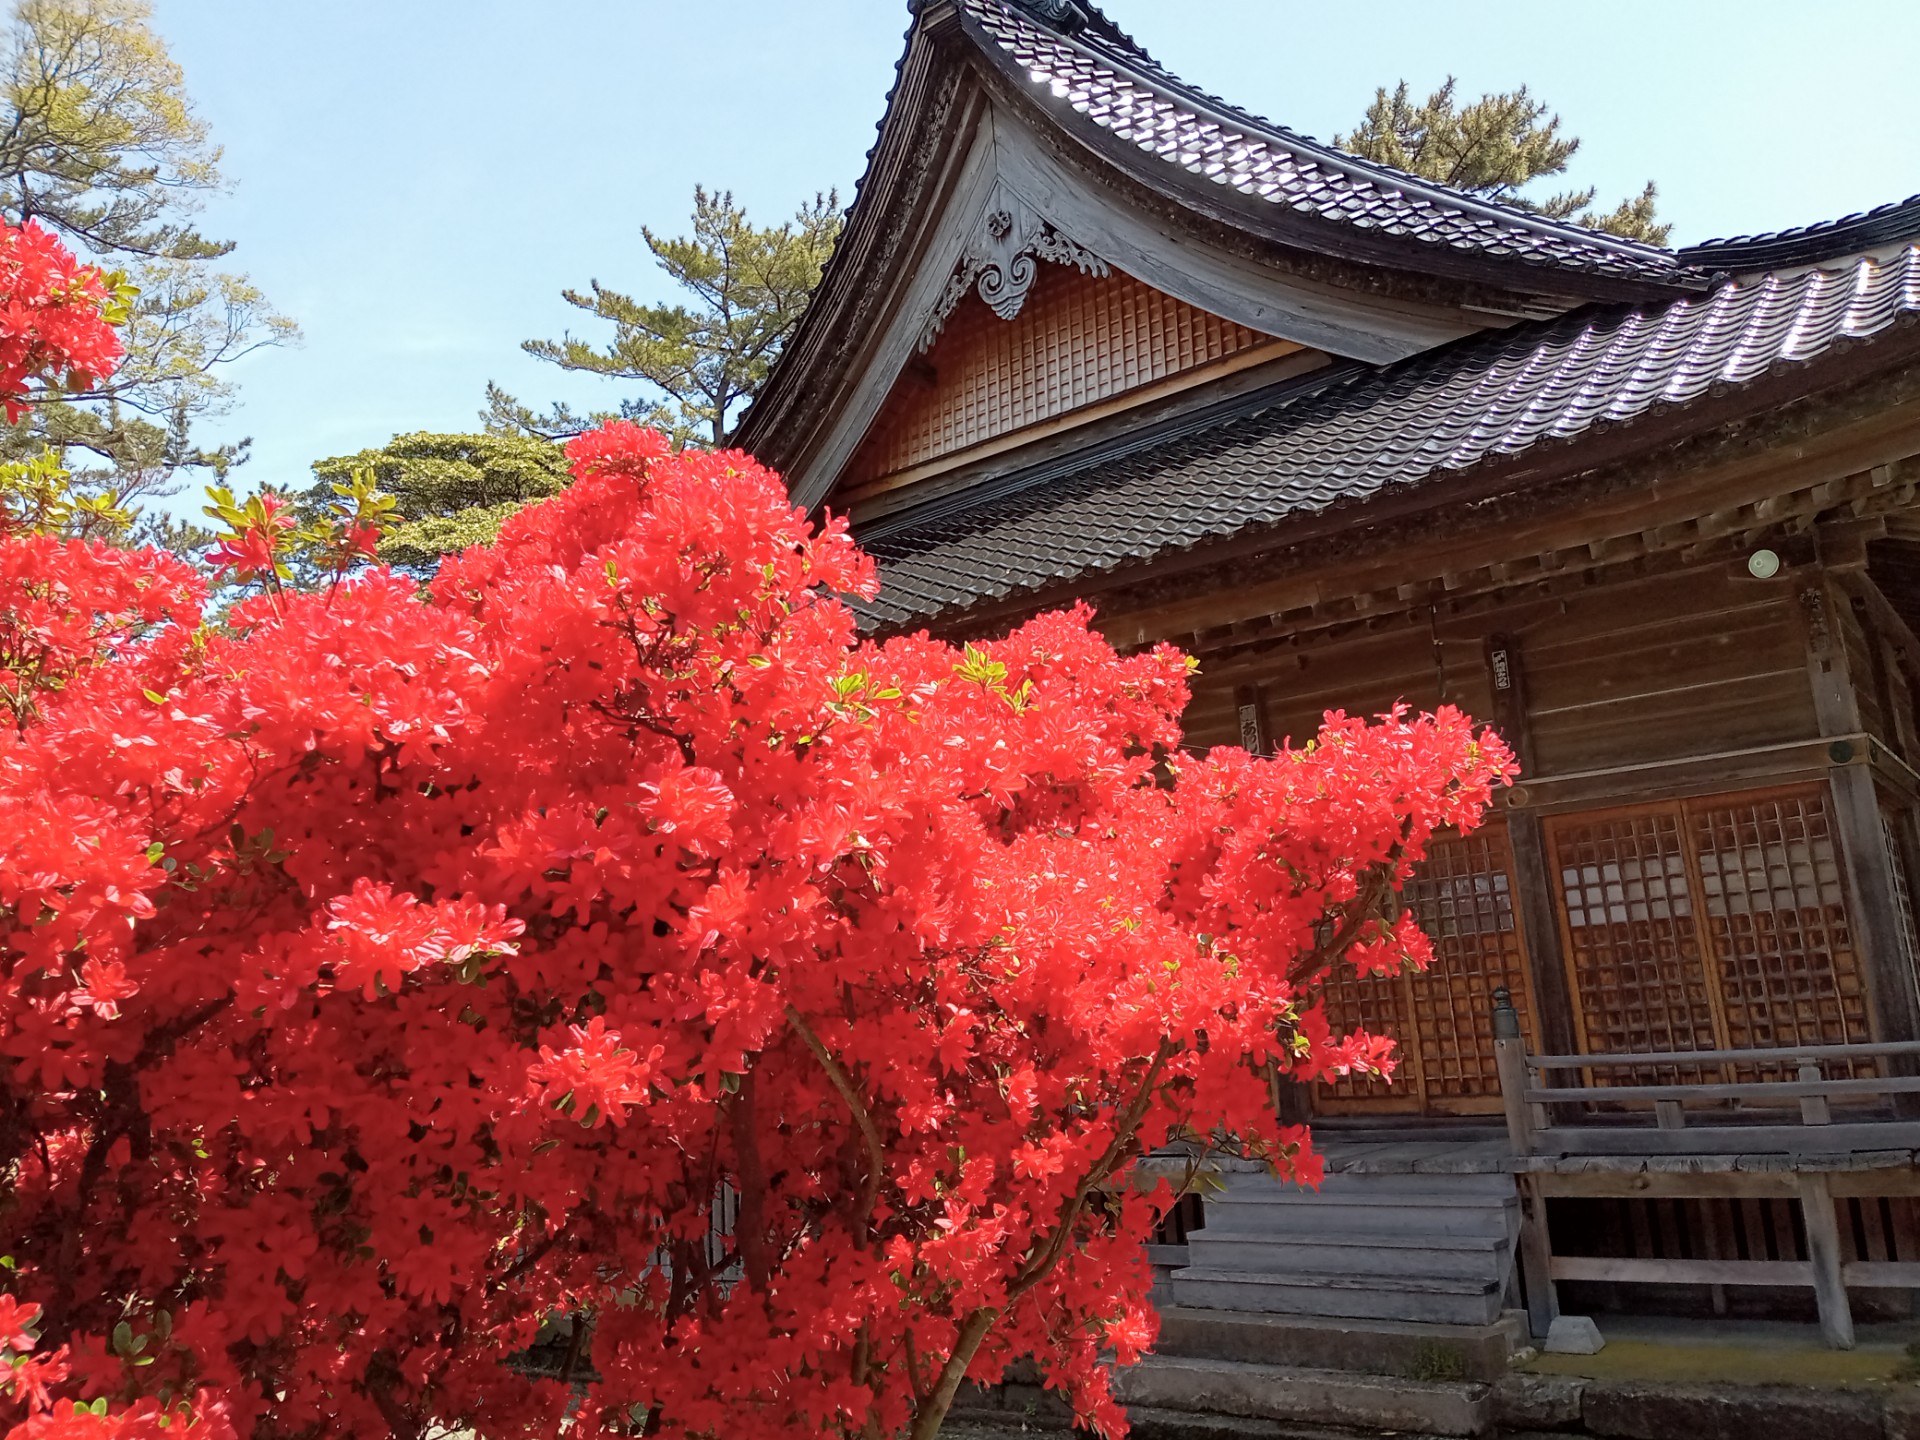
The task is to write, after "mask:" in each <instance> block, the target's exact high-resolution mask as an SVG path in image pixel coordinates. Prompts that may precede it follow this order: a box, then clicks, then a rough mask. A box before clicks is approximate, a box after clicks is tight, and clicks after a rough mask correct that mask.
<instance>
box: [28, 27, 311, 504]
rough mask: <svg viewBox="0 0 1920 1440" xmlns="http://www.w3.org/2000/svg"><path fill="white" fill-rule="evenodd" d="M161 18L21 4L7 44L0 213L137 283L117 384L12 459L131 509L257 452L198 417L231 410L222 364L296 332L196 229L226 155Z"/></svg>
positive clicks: (74, 408) (34, 430)
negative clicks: (227, 439) (37, 227)
mask: <svg viewBox="0 0 1920 1440" xmlns="http://www.w3.org/2000/svg"><path fill="white" fill-rule="evenodd" d="M149 21H150V10H149V8H148V6H147V5H146V4H145V3H144V0H17V3H16V5H15V6H14V13H13V23H12V25H11V27H10V28H9V29H8V30H6V32H5V33H4V35H3V36H0V213H4V214H5V216H6V218H7V219H9V220H12V221H15V222H16V223H18V222H24V221H27V220H37V221H38V222H39V223H41V224H42V225H45V226H46V227H48V228H49V229H52V230H55V231H58V232H60V233H62V234H63V235H65V236H66V237H67V238H68V239H69V240H70V242H71V243H72V244H73V245H74V246H75V248H76V249H77V250H79V251H80V252H81V253H82V255H83V257H85V258H91V259H94V260H97V261H100V262H102V263H106V264H111V265H115V266H118V267H120V268H121V269H122V270H123V271H124V272H125V273H126V275H127V278H128V279H130V280H131V281H132V283H133V284H134V285H135V286H137V287H138V289H139V297H138V299H137V300H136V302H135V303H134V306H133V313H132V315H131V317H130V318H129V320H128V323H127V324H126V325H125V326H124V327H123V329H122V332H121V338H122V339H123V341H124V342H125V344H126V347H127V359H126V362H125V363H124V364H123V365H122V366H121V367H120V370H119V371H118V373H117V374H115V375H114V377H113V378H112V380H111V381H110V382H107V383H105V384H103V385H101V386H99V387H97V388H96V389H94V390H92V391H89V392H87V393H85V394H81V395H74V396H68V397H66V398H65V399H63V400H61V401H59V402H55V403H48V404H45V405H42V406H40V407H38V408H37V409H36V410H35V412H34V413H33V415H32V416H31V417H29V418H27V419H25V420H23V421H22V422H21V423H20V424H18V425H15V426H11V427H5V428H3V429H0V460H29V459H32V458H33V457H35V456H38V455H39V454H41V453H42V451H43V450H47V451H51V453H52V454H53V456H54V458H55V460H56V461H57V463H58V465H59V467H60V468H61V469H62V470H64V471H66V472H67V473H68V475H69V477H70V484H71V486H72V488H73V489H74V490H75V491H76V492H77V493H80V494H85V495H90V496H93V497H95V498H96V499H97V500H98V501H100V502H102V504H103V505H104V507H105V509H106V510H111V511H116V512H121V513H124V514H127V515H129V516H131V515H132V514H133V513H134V511H135V510H137V508H138V506H139V504H140V502H142V501H144V500H151V499H154V498H157V497H159V496H163V495H166V494H170V493H172V492H173V491H174V490H176V489H177V488H178V486H179V477H180V475H181V472H182V471H201V472H210V473H211V474H213V475H214V476H216V477H223V476H224V475H225V474H226V472H227V470H228V469H229V467H230V466H231V465H233V464H234V463H235V462H236V461H238V460H239V459H241V458H242V457H243V456H244V454H245V448H246V447H245V445H244V443H242V444H240V445H237V446H224V447H220V448H217V449H206V448H203V447H201V446H199V445H197V444H196V443H195V442H194V441H193V439H192V437H191V427H192V425H193V422H194V421H196V420H198V419H200V418H202V417H203V416H206V415H209V414H215V413H219V412H220V411H221V410H223V409H224V408H225V407H226V406H227V404H228V403H229V398H230V394H231V389H232V387H231V384H230V382H228V381H227V380H225V379H224V377H223V376H222V373H221V372H222V369H223V367H225V366H226V365H228V364H230V363H231V362H232V361H234V360H237V359H239V358H240V357H241V356H243V355H245V354H248V353H249V352H251V351H252V350H254V349H256V348H258V347H259V346H261V345H269V344H275V343H278V342H282V341H287V340H290V339H292V338H294V336H295V335H296V333H297V332H296V331H295V328H294V326H293V324H292V322H291V321H289V320H287V319H286V318H285V317H284V316H281V315H278V314H276V313H275V312H274V311H273V310H272V308H271V307H270V306H269V305H268V304H267V303H266V301H265V299H264V298H263V297H262V295H261V294H260V291H259V290H258V289H257V288H256V287H255V286H254V285H253V284H252V283H251V282H250V281H249V280H248V279H247V278H246V277H245V276H244V275H239V274H234V273H231V272H229V271H227V270H225V269H223V268H222V267H221V265H220V263H219V262H220V261H221V259H222V258H223V257H225V256H226V255H227V254H228V253H229V252H230V251H231V250H232V249H233V245H232V243H231V242H230V241H224V240H216V239H211V238H209V237H208V236H206V235H204V234H202V233H201V232H200V231H199V230H198V229H197V228H196V226H195V224H194V219H195V216H196V215H197V213H198V211H199V209H200V205H201V203H202V201H203V200H204V198H205V196H206V195H208V194H209V193H211V192H213V191H215V190H217V189H219V188H220V186H221V183H222V181H221V177H220V169H219V162H220V150H219V148H218V147H217V146H215V145H214V144H213V143H212V141H211V139H210V137H209V135H208V131H207V126H206V124H205V122H204V121H202V120H201V119H200V118H199V116H197V115H196V114H195V113H194V110H193V106H192V103H191V101H190V100H189V98H188V96H187V93H186V87H185V79H184V76H183V75H182V73H181V71H180V67H179V66H178V65H177V64H175V63H174V61H173V59H172V58H171V56H169V55H168V53H167V48H166V45H165V43H164V42H163V41H162V40H161V39H160V37H159V36H158V35H156V34H155V33H154V31H153V29H152V27H151V25H150V23H149ZM96 525H97V522H96Z"/></svg>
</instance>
